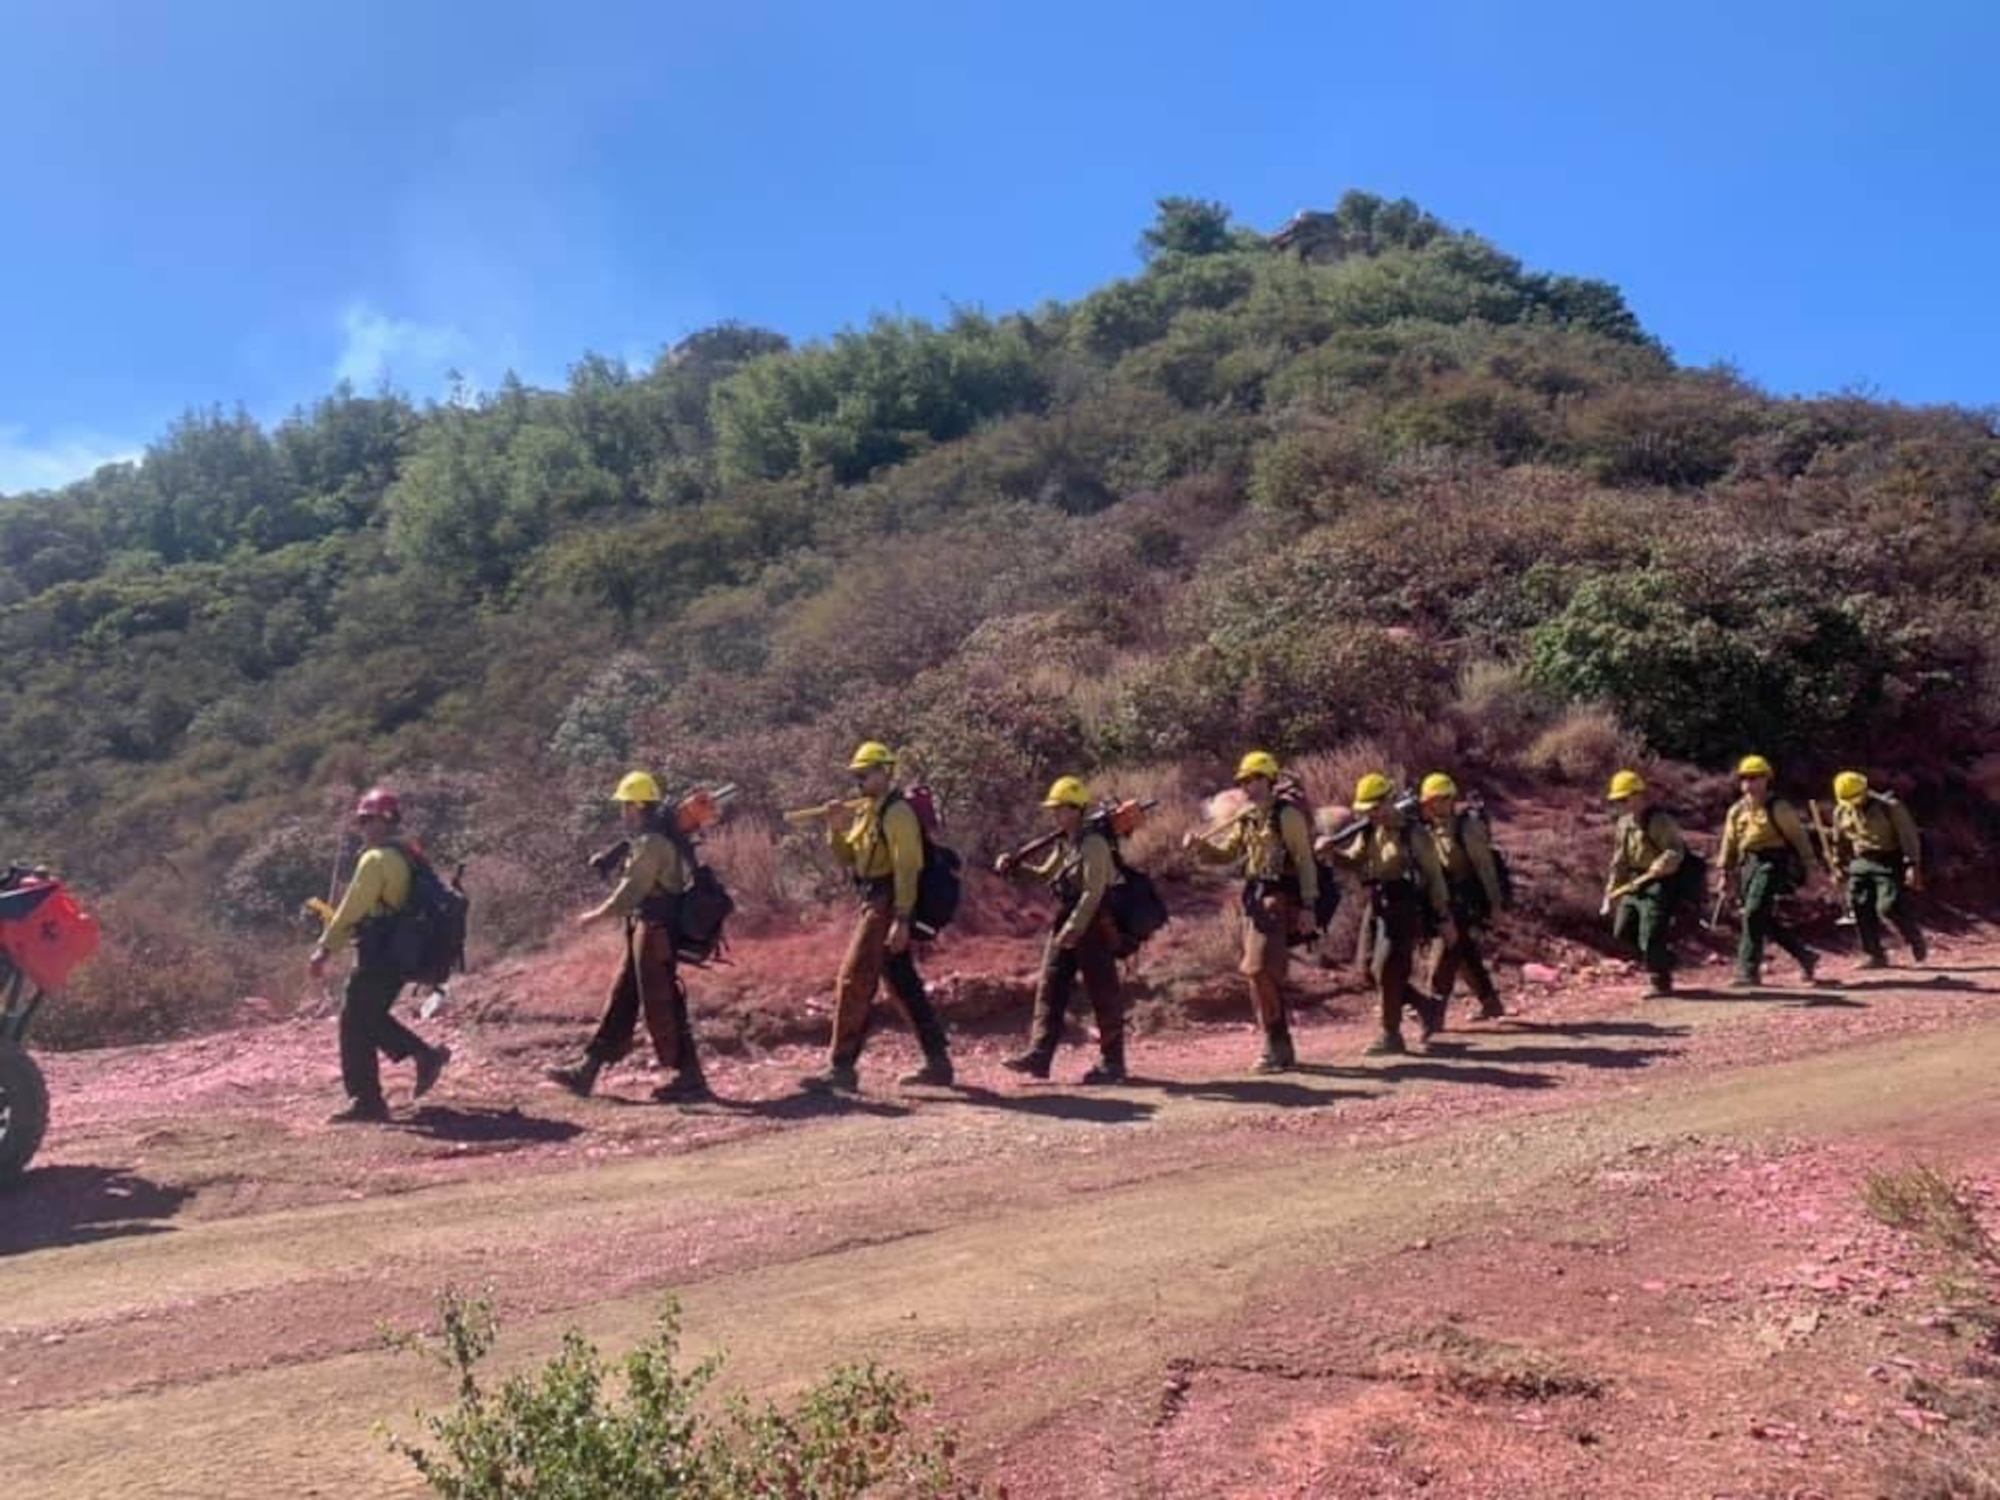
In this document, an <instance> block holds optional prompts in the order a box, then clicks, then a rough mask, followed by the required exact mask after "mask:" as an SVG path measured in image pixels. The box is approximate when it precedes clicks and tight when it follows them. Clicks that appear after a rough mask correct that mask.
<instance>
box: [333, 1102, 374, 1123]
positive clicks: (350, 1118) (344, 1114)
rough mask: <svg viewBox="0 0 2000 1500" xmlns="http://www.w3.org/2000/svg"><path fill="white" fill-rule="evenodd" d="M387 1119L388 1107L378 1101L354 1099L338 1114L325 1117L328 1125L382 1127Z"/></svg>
mask: <svg viewBox="0 0 2000 1500" xmlns="http://www.w3.org/2000/svg"><path fill="white" fill-rule="evenodd" d="M388 1119H389V1106H388V1105H387V1104H386V1103H385V1102H383V1101H382V1100H380V1099H354V1100H350V1101H349V1102H348V1106H347V1108H345V1109H343V1110H341V1111H340V1112H339V1113H338V1114H333V1115H329V1116H327V1121H326V1123H327V1124H329V1125H383V1124H387V1123H388Z"/></svg>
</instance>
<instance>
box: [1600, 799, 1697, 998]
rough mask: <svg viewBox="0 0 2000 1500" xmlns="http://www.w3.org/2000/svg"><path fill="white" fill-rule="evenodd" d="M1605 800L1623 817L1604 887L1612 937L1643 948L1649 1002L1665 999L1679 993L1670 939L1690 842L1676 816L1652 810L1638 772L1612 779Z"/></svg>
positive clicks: (1651, 802)
mask: <svg viewBox="0 0 2000 1500" xmlns="http://www.w3.org/2000/svg"><path fill="white" fill-rule="evenodd" d="M1605 800H1606V801H1608V802H1610V803H1611V805H1612V806H1613V807H1615V808H1617V809H1618V814H1619V816H1618V828H1617V832H1616V834H1615V837H1616V839H1617V843H1616V846H1615V847H1614V849H1613V852H1612V856H1611V873H1610V874H1609V876H1608V877H1606V879H1605V882H1604V904H1605V908H1606V912H1607V914H1609V915H1610V916H1611V918H1612V924H1611V932H1612V936H1613V937H1614V938H1615V939H1616V940H1617V941H1619V942H1621V943H1629V944H1631V945H1632V946H1633V947H1635V948H1637V949H1638V951H1639V962H1640V964H1641V965H1642V966H1644V968H1645V970H1646V974H1647V977H1648V978H1649V979H1650V981H1651V983H1650V985H1649V986H1648V988H1647V990H1646V994H1645V998H1646V999H1648V1000H1657V999H1664V998H1666V997H1667V996H1669V995H1671V994H1673V992H1674V949H1673V943H1672V941H1671V938H1672V934H1673V924H1674V913H1675V907H1676V905H1677V900H1678V896H1679V892H1680V884H1681V883H1680V882H1679V881H1677V880H1676V879H1675V878H1674V877H1675V876H1676V875H1677V874H1678V873H1679V872H1680V869H1681V866H1682V865H1683V864H1684V863H1685V862H1686V860H1687V858H1688V847H1687V842H1686V840H1684V839H1683V838H1682V837H1681V830H1680V825H1679V824H1678V823H1676V822H1675V821H1674V819H1673V815H1672V814H1671V813H1669V812H1668V811H1667V810H1666V809H1665V808H1663V807H1656V806H1654V805H1653V800H1652V793H1651V791H1649V790H1648V788H1647V786H1646V779H1645V778H1644V777H1643V776H1641V775H1640V774H1639V773H1638V772H1637V771H1620V772H1618V774H1617V775H1615V776H1613V777H1612V778H1611V787H1610V790H1609V791H1608V792H1607V793H1606V794H1605Z"/></svg>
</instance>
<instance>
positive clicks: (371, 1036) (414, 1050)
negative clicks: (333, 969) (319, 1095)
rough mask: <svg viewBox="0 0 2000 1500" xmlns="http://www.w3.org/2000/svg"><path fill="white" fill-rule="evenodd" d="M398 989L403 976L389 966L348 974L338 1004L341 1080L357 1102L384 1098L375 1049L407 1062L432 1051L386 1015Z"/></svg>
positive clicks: (400, 1023)
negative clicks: (345, 993)
mask: <svg viewBox="0 0 2000 1500" xmlns="http://www.w3.org/2000/svg"><path fill="white" fill-rule="evenodd" d="M402 993H403V980H402V976H401V975H399V974H397V973H396V972H395V971H394V970H393V969H356V970H355V971H354V972H353V973H352V974H349V975H348V976H347V995H346V998H345V1000H344V1001H343V1002H342V1004H341V1007H340V1081H341V1083H342V1084H343V1085H344V1086H345V1087H346V1089H347V1097H348V1098H350V1099H353V1100H355V1101H356V1102H358V1103H361V1104H380V1103H381V1102H382V1065H381V1062H380V1060H379V1059H378V1058H377V1056H376V1054H377V1053H380V1054H381V1055H382V1056H383V1057H387V1058H388V1059H389V1060H390V1061H391V1062H406V1061H408V1060H409V1059H410V1058H412V1057H421V1056H423V1055H424V1054H425V1053H427V1052H429V1051H430V1048H429V1046H427V1045H426V1044H425V1042H424V1040H423V1038H422V1037H420V1036H418V1035H417V1034H416V1033H415V1032H414V1031H412V1030H410V1028H409V1027H407V1026H405V1025H404V1024H403V1023H402V1022H401V1021H399V1020H397V1019H396V1018H395V1016H394V1015H392V1014H390V1009H391V1007H392V1006H394V1005H395V1003H396V997H397V996H398V995H400V994H402Z"/></svg>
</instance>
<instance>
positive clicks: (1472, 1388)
mask: <svg viewBox="0 0 2000 1500" xmlns="http://www.w3.org/2000/svg"><path fill="white" fill-rule="evenodd" d="M1380 1368H1381V1371H1382V1373H1383V1374H1384V1375H1387V1376H1389V1377H1391V1378H1394V1379H1402V1380H1423V1381H1428V1382H1429V1383H1431V1384H1433V1385H1437V1386H1439V1387H1442V1388H1443V1389H1445V1390H1449V1391H1455V1392H1457V1393H1458V1394H1459V1395H1462V1396H1472V1397H1484V1398H1492V1397H1500V1398H1504V1399H1507V1400H1512V1401H1553V1400H1558V1399H1561V1398H1563V1397H1597V1396H1601V1395H1603V1394H1604V1388H1605V1387H1604V1382H1603V1381H1602V1380H1600V1379H1598V1378H1597V1377H1596V1376H1595V1375H1591V1374H1589V1373H1588V1372H1586V1371H1583V1370H1580V1369H1578V1368H1576V1367H1575V1366H1574V1365H1572V1364H1570V1363H1569V1362H1568V1361H1567V1360H1564V1359H1561V1358H1559V1357H1557V1356H1556V1355H1553V1354H1548V1353H1545V1352H1543V1351H1542V1350H1539V1349H1531V1348H1528V1347H1526V1346H1525V1345H1521V1344H1510V1343H1507V1342H1505V1341H1503V1340H1500V1339H1490V1338H1486V1337H1484V1336H1482V1335H1480V1334H1476V1333H1469V1332H1467V1331H1466V1330H1465V1329H1463V1328H1460V1327H1458V1326H1456V1325H1455V1324H1451V1323H1440V1324H1438V1325H1437V1326H1436V1327H1434V1328H1429V1329H1426V1330H1424V1331H1423V1332H1421V1333H1418V1334H1414V1335H1411V1336H1409V1337H1407V1338H1403V1339H1399V1340H1396V1341H1394V1342H1393V1343H1392V1344H1390V1345H1389V1346H1387V1347H1386V1348H1385V1349H1384V1350H1382V1351H1381V1355H1380Z"/></svg>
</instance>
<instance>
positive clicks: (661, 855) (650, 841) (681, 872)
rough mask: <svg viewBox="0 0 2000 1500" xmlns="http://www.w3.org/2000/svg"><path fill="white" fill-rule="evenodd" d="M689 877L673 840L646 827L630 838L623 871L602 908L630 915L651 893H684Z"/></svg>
mask: <svg viewBox="0 0 2000 1500" xmlns="http://www.w3.org/2000/svg"><path fill="white" fill-rule="evenodd" d="M692 876H693V872H692V871H690V870H689V869H688V867H687V861H686V860H684V859H682V858H681V851H680V850H679V849H677V848H675V847H674V843H673V840H672V839H670V838H668V837H667V836H666V835H665V834H663V833H659V832H657V831H655V830H652V829H648V830H647V831H646V832H644V833H642V834H640V835H639V836H638V837H637V838H635V839H633V840H632V847H631V849H630V850H628V851H627V852H626V855H625V873H624V874H623V875H622V876H621V877H620V878H619V881H618V888H617V889H616V890H614V891H613V892H612V893H611V898H610V900H608V901H607V902H606V903H605V909H606V910H607V911H609V912H610V913H611V914H612V915H613V916H619V917H629V916H631V915H632V913H634V912H636V911H637V910H638V909H639V908H640V907H641V906H643V905H644V904H645V903H646V901H647V899H648V898H650V897H652V896H679V895H682V894H684V893H685V892H686V890H687V888H688V884H689V882H690V880H691V879H692Z"/></svg>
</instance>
